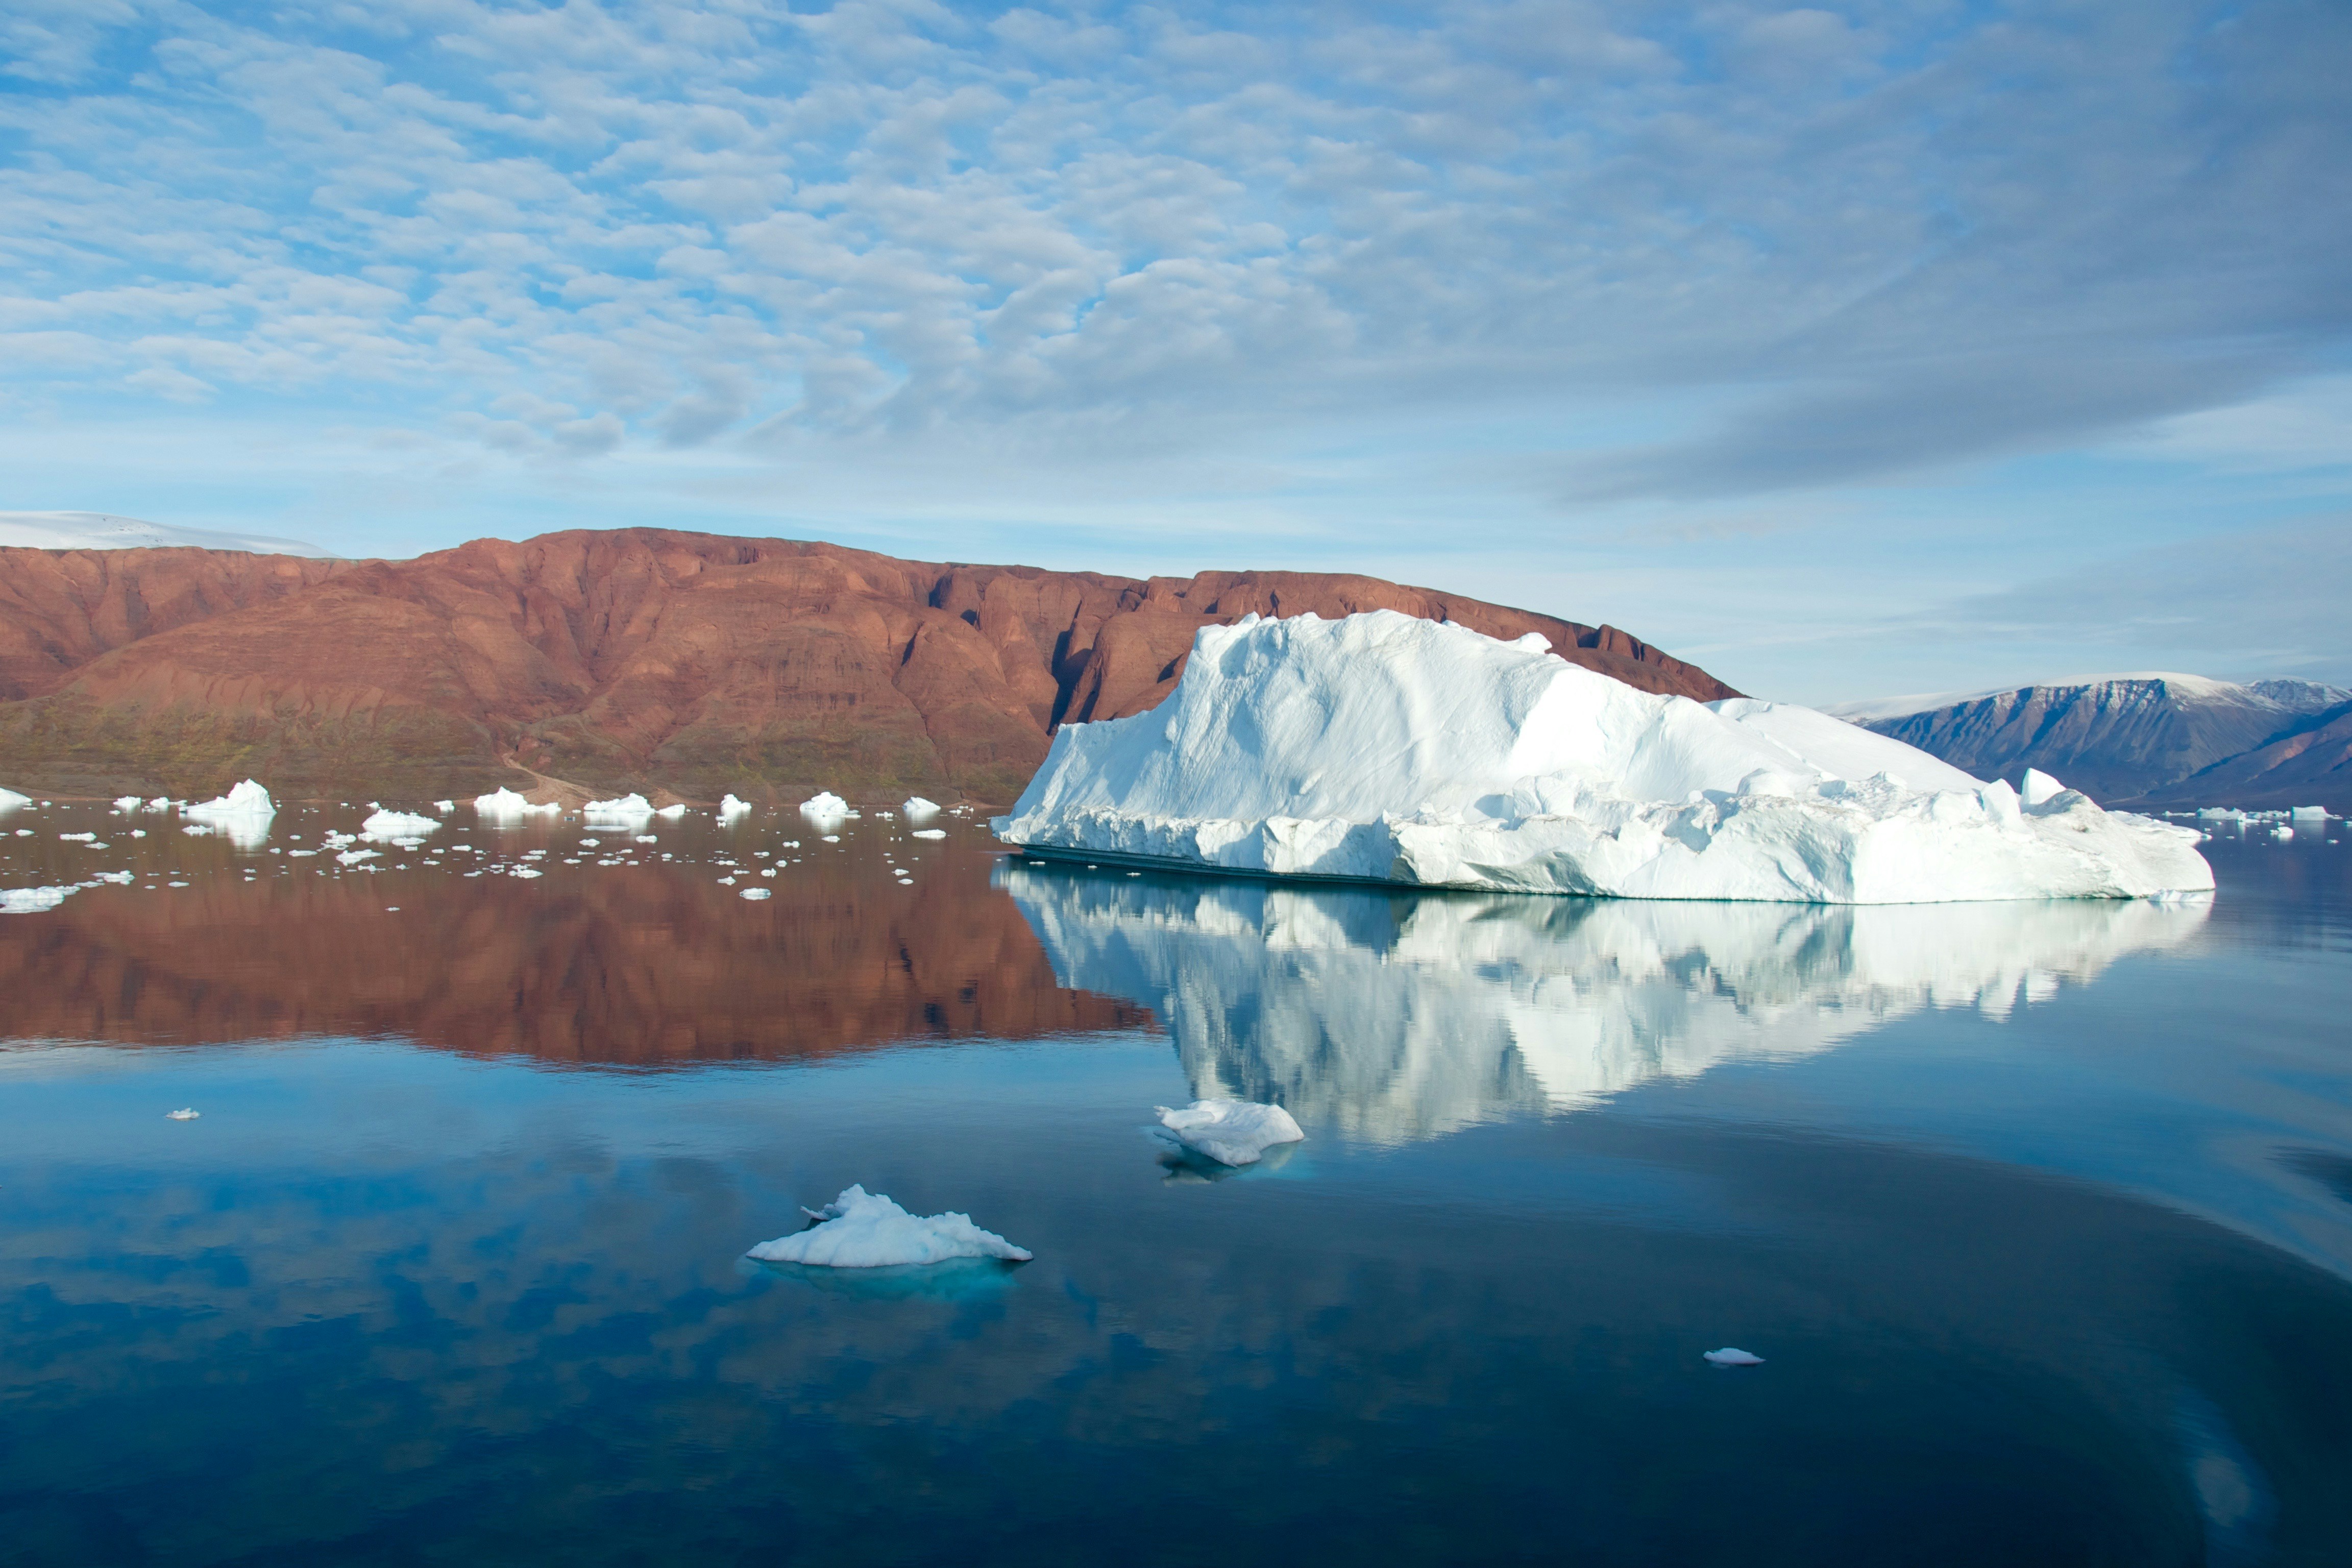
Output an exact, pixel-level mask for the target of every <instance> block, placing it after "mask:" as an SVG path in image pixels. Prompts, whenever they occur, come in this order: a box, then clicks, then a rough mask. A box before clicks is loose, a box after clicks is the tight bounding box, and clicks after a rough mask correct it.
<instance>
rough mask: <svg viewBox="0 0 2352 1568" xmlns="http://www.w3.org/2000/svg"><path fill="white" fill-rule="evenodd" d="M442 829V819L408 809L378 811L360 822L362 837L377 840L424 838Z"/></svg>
mask: <svg viewBox="0 0 2352 1568" xmlns="http://www.w3.org/2000/svg"><path fill="white" fill-rule="evenodd" d="M439 831H441V819H440V818H439V817H436V816H416V815H415V813H413V812H406V811H377V812H374V813H373V814H371V815H370V816H369V817H368V819H367V820H366V821H365V822H362V823H361V824H360V837H362V838H373V839H377V840H388V839H394V838H422V837H425V835H426V834H428V833H438V832H439Z"/></svg>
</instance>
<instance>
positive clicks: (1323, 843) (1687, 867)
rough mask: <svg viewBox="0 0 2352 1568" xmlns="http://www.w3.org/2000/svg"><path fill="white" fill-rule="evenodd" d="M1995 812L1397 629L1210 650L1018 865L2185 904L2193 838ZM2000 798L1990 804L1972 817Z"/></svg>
mask: <svg viewBox="0 0 2352 1568" xmlns="http://www.w3.org/2000/svg"><path fill="white" fill-rule="evenodd" d="M2027 784H2028V788H2027V789H2026V791H2025V792H2024V797H2023V799H2022V800H2021V802H2020V803H2019V809H2018V810H2017V811H2016V812H2015V813H2014V814H2012V813H2011V812H2010V811H2009V810H2007V809H2006V807H2007V805H2008V802H2007V801H2006V800H2005V799H2004V798H2003V795H2002V792H2000V791H1997V790H1991V789H1990V785H1988V784H1986V782H1985V781H1983V780H1981V779H1978V778H1974V777H1971V776H1970V775H1969V774H1967V773H1962V772H1961V771H1960V770H1959V769H1958V768H1955V767H1953V766H1951V765H1950V764H1948V763H1943V762H1939V761H1937V759H1936V758H1934V757H1931V756H1928V755H1927V753H1926V752H1920V751H1917V750H1916V749H1914V748H1912V747H1909V746H1906V745H1905V744H1903V743H1902V742H1899V741H1895V740H1893V739H1891V738H1890V737H1887V736H1884V735H1879V734H1875V733H1874V732H1872V731H1867V730H1863V729H1860V728H1858V727H1856V726H1854V725H1852V724H1848V723H1846V722H1844V721H1842V720H1838V719H1833V718H1832V717H1830V716H1829V715H1827V714H1823V713H1818V712H1815V711H1813V710H1811V709H1806V708H1798V707H1794V706H1791V705H1790V704H1787V703H1776V702H1762V701H1757V700H1750V699H1747V698H1737V699H1731V700H1725V701H1721V702H1713V703H1705V704H1702V703H1697V702H1693V701H1691V700H1688V699H1686V698H1681V697H1666V696H1660V695H1656V694H1654V693H1650V692H1644V691H1638V690H1635V689H1633V688H1632V687H1630V686H1627V685H1625V684H1623V683H1622V682H1621V681H1617V680H1613V679H1610V678H1609V677H1607V676H1605V675H1601V674H1599V673H1597V672H1595V671H1592V670H1589V669H1585V668H1581V667H1580V666H1576V665H1571V664H1570V663H1568V662H1567V661H1566V660H1564V659H1561V658H1557V657H1555V656H1553V655H1551V654H1549V653H1541V652H1537V651H1535V650H1534V649H1532V648H1530V647H1515V646H1513V645H1512V644H1509V643H1506V642H1499V641H1497V640H1496V639H1494V638H1492V637H1482V636H1480V635H1479V634H1477V633H1476V632H1474V631H1471V630H1469V629H1468V628H1466V627H1463V626H1452V625H1444V624H1441V623H1437V622H1433V621H1423V620H1416V619H1414V618H1412V617H1411V616H1402V615H1398V614H1396V613H1395V612H1393V611H1378V612H1374V613H1372V614H1370V615H1361V616H1348V617H1347V618H1346V619H1344V620H1338V621H1325V620H1321V619H1319V618H1318V617H1316V616H1294V617H1292V618H1289V619H1286V620H1279V621H1261V620H1258V619H1256V618H1255V617H1253V616H1244V618H1243V619H1242V621H1241V622H1239V623H1238V624H1236V625H1234V626H1210V627H1206V628H1203V629H1202V631H1201V632H1200V633H1199V635H1198V636H1197V637H1195V638H1194V640H1193V646H1192V658H1191V659H1190V660H1189V661H1188V662H1187V663H1186V665H1185V668H1184V675H1183V678H1182V679H1181V680H1180V681H1179V682H1178V683H1177V687H1176V690H1175V691H1174V693H1172V694H1171V696H1170V697H1169V698H1168V700H1165V701H1163V702H1161V703H1160V705H1159V706H1158V707H1156V708H1154V709H1151V710H1150V711H1148V712H1145V713H1139V714H1136V715H1134V716H1133V717H1131V718H1126V719H1116V720H1110V721H1104V722H1099V723H1091V724H1066V725H1064V726H1063V727H1062V729H1061V730H1060V731H1059V732H1058V733H1056V734H1055V737H1054V745H1053V749H1052V751H1051V752H1049V753H1048V754H1047V756H1046V759H1045V765H1044V766H1043V767H1042V768H1040V769H1039V770H1038V772H1037V774H1036V776H1035V777H1034V779H1032V780H1031V782H1030V784H1029V787H1028V788H1027V790H1026V791H1024V793H1023V795H1022V796H1021V799H1020V802H1019V804H1017V805H1015V806H1014V807H1013V811H1012V813H1011V814H1010V815H1009V816H1002V817H998V818H996V819H995V821H994V823H993V826H994V827H995V830H996V832H997V834H998V836H999V837H1002V838H1003V839H1004V840H1005V841H1007V842H1008V843H1011V844H1013V845H1016V846H1018V847H1024V848H1026V849H1030V850H1033V851H1039V852H1043V853H1046V854H1052V853H1055V852H1060V853H1062V854H1065V855H1068V856H1071V857H1073V858H1078V859H1081V860H1085V859H1087V858H1098V857H1100V856H1103V855H1108V854H1118V855H1124V856H1128V857H1131V858H1151V859H1160V860H1169V861H1174V862H1179V863H1182V864H1187V865H1192V866H1199V867H1205V868H1211V869H1225V870H1232V871H1237V872H1244V873H1247V874H1250V875H1254V876H1274V877H1289V876H1299V877H1319V878H1339V879H1350V880H1364V881H1375V882H1395V883H1402V884H1406V885H1410V886H1422V887H1453V888H1477V889H1491V890H1494V891H1498V892H1540V893H1566V894H1581V895H1601V896H1610V897H1618V898H1644V899H1734V900H1773V901H1781V902H1800V903H1854V904H1868V903H1919V902H1945V901H1959V900H1990V899H2042V898H2138V897H2147V896H2152V895H2157V894H2161V893H2168V892H2186V891H2201V890H2203V889H2210V888H2211V887H2212V885H2213V872H2212V868H2211V867H2210V866H2208V865H2207V864H2206V863H2205V860H2204V858H2203V857H2201V856H2200V855H2199V854H2198V853H2197V851H2196V849H2195V847H2194V846H2195V844H2196V842H2197V836H2196V833H2195V832H2194V830H2193V829H2189V828H2186V827H2179V826H2173V825H2171V824H2168V823H2163V822H2158V821H2156V820H2154V819H2152V818H2149V817H2145V816H2134V815H2131V814H2128V813H2124V812H2107V811H2104V810H2102V809H2101V808H2100V807H2099V806H2098V805H2096V804H2095V802H2093V801H2092V800H2090V798H2089V797H2087V796H2085V795H2082V794H2081V793H2080V792H2078V791H2074V790H2069V789H2066V788H2064V787H2063V785H2060V784H2058V783H2057V781H2055V780H2053V779H2050V778H2048V776H2047V775H2046V774H2041V773H2035V774H2032V775H2031V776H2029V778H2028V780H2027ZM1988 792H1989V793H1988Z"/></svg>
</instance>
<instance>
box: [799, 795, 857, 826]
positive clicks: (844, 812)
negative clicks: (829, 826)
mask: <svg viewBox="0 0 2352 1568" xmlns="http://www.w3.org/2000/svg"><path fill="white" fill-rule="evenodd" d="M801 815H802V816H805V817H807V818H808V819H809V820H810V821H811V822H818V823H824V822H842V821H845V820H846V819H847V818H848V816H849V803H848V802H847V801H845V800H844V799H842V798H841V797H840V796H839V795H835V794H834V793H833V792H832V791H831V790H829V789H823V790H819V791H817V792H816V794H814V795H811V796H809V797H808V799H806V800H804V801H803V802H801Z"/></svg>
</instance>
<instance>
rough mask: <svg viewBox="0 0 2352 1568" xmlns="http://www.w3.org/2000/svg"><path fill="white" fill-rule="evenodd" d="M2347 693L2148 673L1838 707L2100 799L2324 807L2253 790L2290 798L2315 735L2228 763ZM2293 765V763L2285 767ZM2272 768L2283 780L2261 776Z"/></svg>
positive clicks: (1988, 764)
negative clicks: (2252, 759)
mask: <svg viewBox="0 0 2352 1568" xmlns="http://www.w3.org/2000/svg"><path fill="white" fill-rule="evenodd" d="M2347 699H2352V692H2347V691H2345V690H2342V689H2339V688H2336V687H2332V686H2323V685H2320V684H2317V683H2316V682H2312V681H2300V680H2265V681H2262V682H2260V683H2258V684H2256V685H2252V686H2240V685H2234V684H2232V683H2231V682H2229V681H2226V680H2211V679H2206V678H2205V677H2202V676H2195V675H2173V674H2149V675H2116V676H2101V677H2092V678H2089V679H2082V680H2073V681H2058V682H2052V683H2049V684H2046V685H2038V686H2025V687H2019V688H2017V689H2014V690H2009V691H1990V692H1979V693H1972V694H1969V695H1966V696H1957V697H1942V698H1914V699H1895V700H1888V701H1885V702H1878V703H1854V704H1849V705H1847V706H1845V707H1843V708H1836V709H1832V710H1831V711H1832V712H1834V713H1837V714H1839V715H1840V716H1841V717H1843V718H1847V719H1850V720H1852V721H1853V722H1855V723H1858V724H1861V725H1863V726H1864V728H1866V729H1871V730H1875V731H1878V732H1879V733H1881V734H1885V735H1891V736H1893V737H1895V739H1896V740H1898V741H1904V742H1908V743H1909V744H1911V745H1914V746H1916V747H1918V748H1919V749H1920V750H1921V751H1923V752H1928V753H1930V754H1931V755H1934V756H1937V757H1941V758H1942V759H1943V760H1944V761H1946V762H1948V763H1952V764H1953V765H1954V766H1956V767H1959V768H1963V769H1966V770H1967V771H1968V772H1969V773H1975V774H1977V775H1978V776H1979V777H1982V778H1992V777H1995V776H2008V777H2011V778H2015V777H2016V776H2018V775H2020V774H2021V773H2023V772H2024V770H2025V769H2027V768H2029V767H2033V768H2040V769H2042V771H2043V772H2045V773H2053V774H2055V775H2056V776H2057V777H2058V778H2060V779H2062V780H2063V781H2064V782H2065V783H2067V784H2071V785H2073V786H2074V787H2075V788H2077V789H2080V790H2082V791H2083V792H2084V793H2085V794H2087V795H2091V796H2092V797H2093V798H2094V799H2096V800H2100V801H2102V802H2108V803H2117V802H2131V803H2135V804H2138V803H2165V804H2178V803H2186V804H2194V805H2258V804H2260V805H2267V804H2293V805H2312V804H2326V802H2325V801H2323V800H2320V799H2318V798H2317V797H2314V798H2313V799H2310V800H2305V799H2300V798H2298V799H2296V800H2294V801H2293V802H2291V803H2290V802H2285V801H2284V799H2282V801H2280V802H2277V803H2273V802H2270V801H2268V800H2266V799H2265V800H2260V801H2258V800H2256V799H2254V798H2252V796H2253V795H2259V794H2262V793H2263V792H2264V791H2266V790H2268V789H2271V788H2273V787H2275V788H2278V789H2283V790H2285V791H2286V792H2287V793H2288V794H2293V793H2294V790H2295V789H2297V788H2305V787H2307V781H2306V780H2305V777H2304V775H2305V774H2306V773H2311V772H2312V769H2313V764H2315V763H2316V762H2317V760H2318V755H2316V754H2315V756H2314V758H2313V759H2312V763H2302V762H2300V761H2298V760H2297V759H2300V758H2301V757H2302V756H2303V753H2304V752H2307V751H2312V750H2313V748H2314V747H2316V748H2317V749H2318V754H2324V753H2325V752H2326V742H2324V741H2319V740H2312V741H2307V742H2303V743H2302V745H2301V746H2299V747H2297V748H2294V749H2293V750H2292V752H2291V753H2283V754H2282V755H2281V757H2280V758H2279V759H2278V760H2277V762H2276V763H2273V764H2272V765H2271V766H2270V767H2269V768H2267V769H2265V768H2259V767H2258V768H2254V769H2252V771H2246V770H2239V772H2243V773H2244V774H2245V776H2243V777H2240V776H2239V772H2232V771H2231V766H2230V765H2229V764H2231V759H2237V758H2244V757H2248V756H2250V755H2252V754H2253V753H2256V752H2265V751H2268V750H2269V749H2270V748H2271V747H2273V745H2274V744H2281V743H2284V741H2285V739H2286V738H2287V737H2290V736H2294V735H2297V734H2301V733H2303V732H2305V731H2309V730H2311V729H2312V725H2313V721H2314V716H2315V714H2319V713H2323V712H2326V710H2330V709H2332V708H2334V707H2336V705H2338V704H2342V703H2344V702H2345V701H2346V700H2347ZM2290 762H2293V763H2294V764H2295V765H2294V767H2291V768H2288V769H2287V772H2286V773H2277V769H2278V768H2280V767H2285V766H2286V764H2287V763H2290ZM2257 773H2270V774H2273V775H2274V776H2271V777H2269V778H2268V782H2266V783H2261V784H2257V783H2255V782H2254V780H2255V775H2256V774H2257ZM2336 787H2337V788H2338V789H2340V788H2341V787H2342V786H2341V785H2338V786H2336ZM2217 791H2218V792H2219V793H2218V794H2217V793H2216V792H2217ZM2250 792H2251V793H2250Z"/></svg>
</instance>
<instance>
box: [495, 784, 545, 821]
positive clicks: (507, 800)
mask: <svg viewBox="0 0 2352 1568" xmlns="http://www.w3.org/2000/svg"><path fill="white" fill-rule="evenodd" d="M562 809H563V807H562V805H559V804H557V803H556V802H554V801H550V802H548V803H547V804H546V805H531V804H530V800H529V799H528V798H527V797H525V796H523V795H517V794H516V793H515V792H514V791H512V790H510V789H506V788H503V787H501V788H499V789H494V790H492V791H491V792H490V793H489V794H488V795H476V796H475V797H474V810H475V811H476V812H477V813H478V814H479V815H481V816H487V817H490V818H492V819H493V820H496V821H500V822H511V821H513V820H514V819H516V818H517V817H523V816H532V815H534V814H540V815H553V814H556V813H560V812H562Z"/></svg>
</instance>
